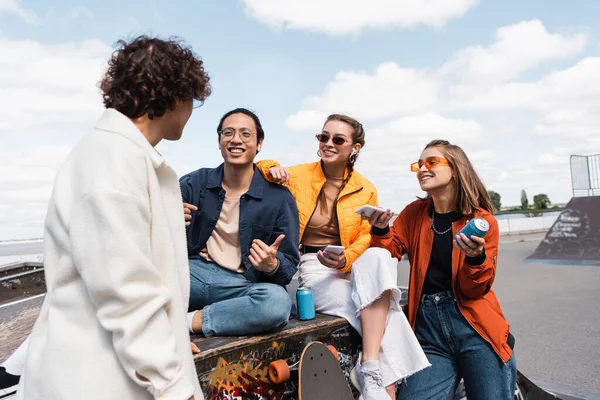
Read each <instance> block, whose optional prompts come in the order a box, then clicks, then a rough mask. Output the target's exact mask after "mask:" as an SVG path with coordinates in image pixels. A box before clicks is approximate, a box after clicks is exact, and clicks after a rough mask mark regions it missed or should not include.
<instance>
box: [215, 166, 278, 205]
mask: <svg viewBox="0 0 600 400" xmlns="http://www.w3.org/2000/svg"><path fill="white" fill-rule="evenodd" d="M224 170H225V163H223V164H221V165H219V166H218V167H217V168H214V169H213V170H212V171H211V172H210V173H209V175H208V185H207V187H208V188H209V189H215V188H218V189H223V173H224ZM266 184H267V181H266V180H265V178H263V176H262V174H261V173H260V171H259V170H258V168H257V167H256V165H254V175H253V176H252V181H251V182H250V189H248V191H247V192H246V193H245V194H247V195H248V196H251V197H254V198H255V199H262V198H263V193H264V189H265V185H266Z"/></svg>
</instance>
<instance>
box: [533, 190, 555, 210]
mask: <svg viewBox="0 0 600 400" xmlns="http://www.w3.org/2000/svg"><path fill="white" fill-rule="evenodd" d="M550 204H552V203H551V202H550V199H549V198H548V196H547V195H545V194H543V193H540V194H536V195H535V196H533V206H534V207H535V208H537V209H538V210H545V209H547V208H548V206H549V205H550Z"/></svg>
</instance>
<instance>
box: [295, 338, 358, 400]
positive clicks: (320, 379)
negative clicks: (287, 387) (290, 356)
mask: <svg viewBox="0 0 600 400" xmlns="http://www.w3.org/2000/svg"><path fill="white" fill-rule="evenodd" d="M298 381H299V384H298V386H299V388H298V399H299V400H302V399H304V400H321V399H323V400H352V399H353V398H354V397H353V395H352V391H351V390H350V387H349V386H348V382H347V381H346V378H345V377H344V373H343V372H342V368H341V367H340V363H339V362H338V360H337V359H336V358H335V356H334V355H333V353H332V352H331V351H330V350H329V348H328V347H327V346H325V345H324V344H323V343H320V342H312V343H310V344H309V345H308V346H306V347H305V348H304V351H303V352H302V356H301V357H300V364H299V366H298Z"/></svg>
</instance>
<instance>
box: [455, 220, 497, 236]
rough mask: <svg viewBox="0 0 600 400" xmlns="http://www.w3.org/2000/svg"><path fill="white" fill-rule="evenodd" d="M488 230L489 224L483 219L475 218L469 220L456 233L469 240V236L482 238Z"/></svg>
mask: <svg viewBox="0 0 600 400" xmlns="http://www.w3.org/2000/svg"><path fill="white" fill-rule="evenodd" d="M489 230H490V224H489V223H488V222H487V221H486V220H485V219H483V218H481V217H477V218H473V219H471V220H469V222H467V224H466V225H465V226H463V228H462V229H461V230H460V231H458V234H459V235H460V234H461V233H464V234H465V236H466V237H467V238H468V239H470V238H471V236H478V237H484V236H485V234H486V233H487V232H488V231H489Z"/></svg>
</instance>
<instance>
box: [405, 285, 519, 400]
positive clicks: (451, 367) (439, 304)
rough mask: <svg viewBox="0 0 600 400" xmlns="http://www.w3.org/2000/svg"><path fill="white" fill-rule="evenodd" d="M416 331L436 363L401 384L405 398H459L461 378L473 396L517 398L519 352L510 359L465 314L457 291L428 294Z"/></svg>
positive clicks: (476, 398)
mask: <svg viewBox="0 0 600 400" xmlns="http://www.w3.org/2000/svg"><path fill="white" fill-rule="evenodd" d="M415 334H416V336H417V339H418V340H419V343H420V344H421V346H422V347H423V351H424V352H425V354H426V355H427V358H428V359H429V362H430V363H431V367H429V368H426V369H424V370H422V371H420V372H417V373H416V374H414V375H412V376H410V377H409V378H408V379H407V380H406V382H404V383H403V384H402V385H401V386H400V392H399V393H400V399H411V400H420V399H436V400H437V399H444V400H445V399H448V400H450V399H453V398H454V392H455V391H456V387H457V385H458V383H459V382H460V380H461V378H463V379H464V381H465V389H466V391H467V398H468V399H469V400H484V399H485V400H512V399H513V398H514V397H513V396H514V392H515V386H516V384H517V362H516V360H515V355H514V353H513V356H512V357H511V358H510V360H508V362H506V363H504V362H503V361H502V359H500V357H499V356H498V355H497V354H496V352H495V351H494V349H493V348H492V346H491V345H490V344H489V343H488V342H487V341H486V340H485V339H483V338H482V337H481V336H480V335H479V334H478V333H477V332H476V331H475V330H474V329H473V328H472V327H471V325H470V324H469V323H468V322H467V320H466V319H465V317H463V315H462V314H461V312H460V310H459V309H458V305H457V304H456V299H455V298H454V295H453V294H452V292H442V293H436V294H433V295H426V296H423V299H422V301H421V304H420V305H419V312H418V314H417V324H416V330H415Z"/></svg>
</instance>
